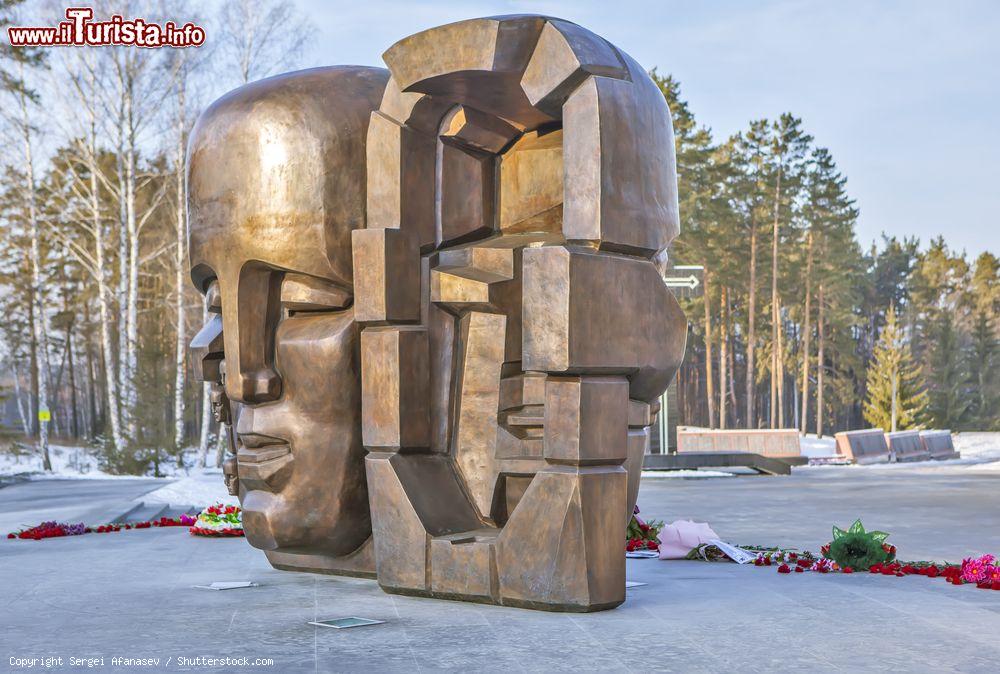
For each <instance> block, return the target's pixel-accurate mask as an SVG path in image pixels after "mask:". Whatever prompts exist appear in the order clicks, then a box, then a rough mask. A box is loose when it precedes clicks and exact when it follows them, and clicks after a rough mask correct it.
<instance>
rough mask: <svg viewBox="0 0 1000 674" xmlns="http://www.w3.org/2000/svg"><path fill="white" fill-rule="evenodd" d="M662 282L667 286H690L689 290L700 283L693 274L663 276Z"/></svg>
mask: <svg viewBox="0 0 1000 674" xmlns="http://www.w3.org/2000/svg"><path fill="white" fill-rule="evenodd" d="M663 283H664V285H666V286H667V287H668V288H690V289H691V290H694V289H695V288H697V287H698V286H699V285H701V281H699V280H698V277H697V276H695V275H694V274H691V275H690V276H672V277H668V276H665V277H663Z"/></svg>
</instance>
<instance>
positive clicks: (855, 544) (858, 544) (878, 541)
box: [820, 520, 896, 570]
mask: <svg viewBox="0 0 1000 674" xmlns="http://www.w3.org/2000/svg"><path fill="white" fill-rule="evenodd" d="M888 537H889V534H887V533H885V532H884V531H865V527H864V525H863V524H861V520H856V521H855V522H854V524H852V525H851V528H850V529H848V530H847V531H844V530H843V529H841V528H840V527H836V526H835V527H834V528H833V540H832V541H830V542H829V543H828V544H827V545H824V546H823V547H822V548H820V551H821V552H822V553H823V556H824V557H825V558H827V559H830V560H833V561H834V562H836V563H837V565H838V566H840V567H841V568H842V569H852V570H853V569H862V570H863V569H870V568H871V567H873V566H875V565H876V564H879V565H882V564H889V563H891V562H892V561H893V560H894V559H895V558H896V546H894V545H889V544H888V543H886V542H885V539H887V538H888Z"/></svg>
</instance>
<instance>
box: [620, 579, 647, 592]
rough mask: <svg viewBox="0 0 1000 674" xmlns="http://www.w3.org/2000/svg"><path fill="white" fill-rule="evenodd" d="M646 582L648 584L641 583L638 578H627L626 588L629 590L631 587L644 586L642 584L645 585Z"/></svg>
mask: <svg viewBox="0 0 1000 674" xmlns="http://www.w3.org/2000/svg"><path fill="white" fill-rule="evenodd" d="M645 584H646V583H640V582H639V581H637V580H626V581H625V589H626V590H627V589H629V588H630V587H642V586H643V585H645Z"/></svg>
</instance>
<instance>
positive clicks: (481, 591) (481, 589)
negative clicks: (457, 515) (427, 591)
mask: <svg viewBox="0 0 1000 674" xmlns="http://www.w3.org/2000/svg"><path fill="white" fill-rule="evenodd" d="M494 540H495V539H490V540H477V537H476V536H475V535H474V534H469V533H461V534H453V535H449V536H442V537H439V538H434V539H431V569H432V570H433V577H432V578H431V590H432V591H433V592H434V594H435V595H441V596H446V597H447V596H455V597H462V598H463V599H476V598H478V599H481V600H486V601H489V600H491V599H493V597H494V596H495V595H496V580H495V568H496V561H495V552H494Z"/></svg>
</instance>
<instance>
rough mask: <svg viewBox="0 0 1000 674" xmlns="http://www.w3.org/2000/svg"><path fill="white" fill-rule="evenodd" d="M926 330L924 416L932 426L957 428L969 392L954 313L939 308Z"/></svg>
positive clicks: (966, 412)
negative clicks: (926, 397) (925, 409)
mask: <svg viewBox="0 0 1000 674" xmlns="http://www.w3.org/2000/svg"><path fill="white" fill-rule="evenodd" d="M928 332H929V337H930V340H929V342H930V345H929V347H928V353H927V367H926V372H927V376H926V379H927V382H928V387H927V392H928V401H929V405H928V408H927V409H928V416H929V418H930V421H931V422H932V424H933V425H934V427H935V428H954V429H956V430H957V429H961V428H963V426H964V425H965V422H966V420H967V418H968V416H969V410H970V408H971V407H972V403H973V397H972V396H973V391H972V390H971V387H970V385H969V375H968V370H967V367H966V366H967V363H966V361H967V358H966V357H965V354H964V353H963V352H962V349H961V347H960V345H959V341H958V333H957V332H956V330H955V319H954V315H953V314H952V313H951V312H948V311H942V312H941V313H939V314H938V315H937V317H936V318H935V319H934V322H933V323H932V324H931V326H930V330H929V331H928Z"/></svg>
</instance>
